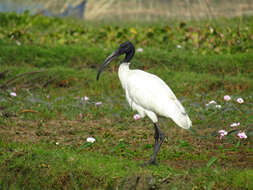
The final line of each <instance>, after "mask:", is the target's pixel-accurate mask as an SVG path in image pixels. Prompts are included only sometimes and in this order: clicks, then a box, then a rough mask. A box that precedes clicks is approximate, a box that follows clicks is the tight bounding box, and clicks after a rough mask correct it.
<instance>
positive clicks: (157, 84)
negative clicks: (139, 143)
mask: <svg viewBox="0 0 253 190" xmlns="http://www.w3.org/2000/svg"><path fill="white" fill-rule="evenodd" d="M134 53H135V48H134V46H133V44H132V43H131V42H125V43H122V44H121V45H120V47H119V48H118V49H117V50H116V51H115V52H113V53H112V54H111V55H110V56H109V57H107V58H106V60H105V61H104V63H103V64H102V66H101V67H100V68H99V70H98V74H97V80H98V79H99V76H100V74H101V72H102V70H103V69H104V68H105V67H106V65H108V64H109V63H110V62H111V61H112V60H113V59H114V58H115V57H117V56H120V55H122V54H125V55H126V56H125V59H124V60H123V62H122V63H121V65H120V67H119V71H118V75H119V79H120V82H121V85H122V87H123V89H124V90H125V94H126V99H127V101H128V103H129V105H130V107H131V108H132V109H133V110H136V111H137V112H138V113H139V114H140V116H141V117H145V116H148V117H149V118H150V119H151V120H152V121H153V123H154V129H155V136H154V138H155V144H154V152H153V155H152V156H151V158H150V160H149V161H148V162H147V163H146V164H155V163H156V155H157V153H158V151H159V149H160V146H161V145H162V143H163V141H164V139H165V135H164V133H163V132H162V130H161V129H160V128H159V127H158V116H163V117H167V118H171V119H172V120H173V121H174V122H175V123H176V124H177V125H178V126H179V127H182V128H184V129H189V128H190V127H191V126H192V122H191V120H190V118H189V116H188V115H187V113H186V112H185V109H184V107H183V106H182V104H181V103H180V102H179V101H178V99H177V97H176V96H175V94H174V93H173V92H172V90H171V89H170V88H169V87H168V86H167V85H166V83H165V82H164V81H163V80H162V79H160V78H159V77H157V76H156V75H153V74H150V73H147V72H144V71H142V70H131V69H129V65H130V60H131V59H132V57H133V56H134Z"/></svg>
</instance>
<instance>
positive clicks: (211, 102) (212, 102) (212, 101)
mask: <svg viewBox="0 0 253 190" xmlns="http://www.w3.org/2000/svg"><path fill="white" fill-rule="evenodd" d="M209 104H217V103H216V102H215V101H214V100H211V101H210V102H209Z"/></svg>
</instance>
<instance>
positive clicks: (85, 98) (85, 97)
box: [81, 96, 90, 101]
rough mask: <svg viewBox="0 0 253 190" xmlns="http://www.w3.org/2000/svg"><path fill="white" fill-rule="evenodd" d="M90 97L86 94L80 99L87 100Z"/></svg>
mask: <svg viewBox="0 0 253 190" xmlns="http://www.w3.org/2000/svg"><path fill="white" fill-rule="evenodd" d="M89 99H90V98H89V97H88V96H84V97H82V98H81V100H82V101H88V100H89Z"/></svg>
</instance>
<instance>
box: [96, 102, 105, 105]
mask: <svg viewBox="0 0 253 190" xmlns="http://www.w3.org/2000/svg"><path fill="white" fill-rule="evenodd" d="M102 104H103V103H102V102H96V103H95V105H96V106H100V105H102Z"/></svg>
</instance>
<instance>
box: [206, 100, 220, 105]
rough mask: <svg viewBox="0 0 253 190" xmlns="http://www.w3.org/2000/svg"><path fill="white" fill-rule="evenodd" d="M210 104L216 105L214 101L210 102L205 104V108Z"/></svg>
mask: <svg viewBox="0 0 253 190" xmlns="http://www.w3.org/2000/svg"><path fill="white" fill-rule="evenodd" d="M210 104H213V105H214V104H217V103H216V102H215V101H214V100H211V101H210V102H209V103H207V104H206V106H209V105H210Z"/></svg>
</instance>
